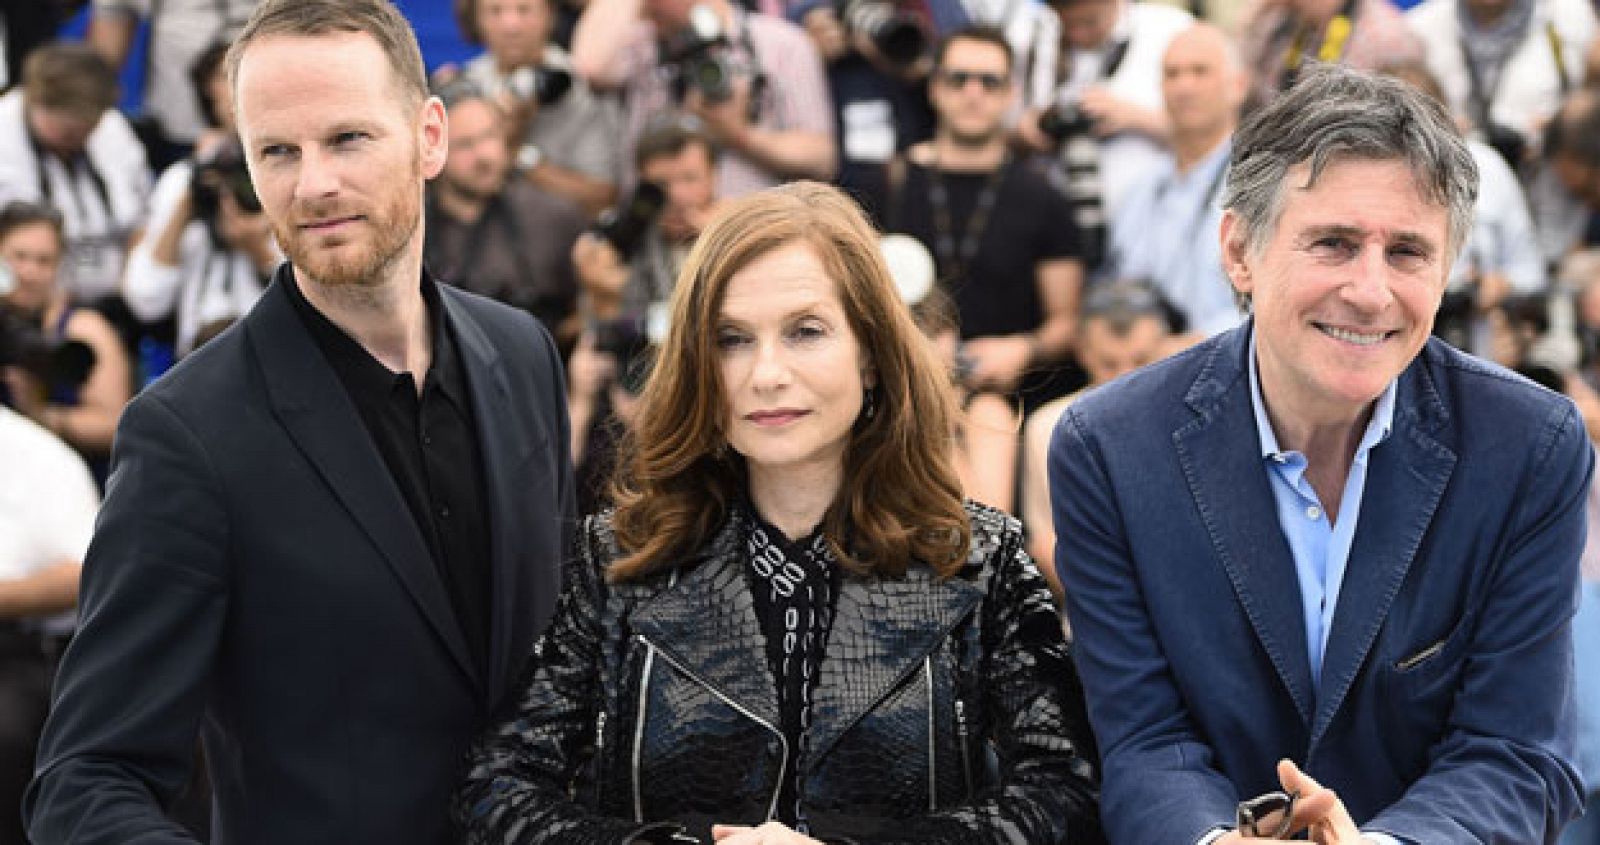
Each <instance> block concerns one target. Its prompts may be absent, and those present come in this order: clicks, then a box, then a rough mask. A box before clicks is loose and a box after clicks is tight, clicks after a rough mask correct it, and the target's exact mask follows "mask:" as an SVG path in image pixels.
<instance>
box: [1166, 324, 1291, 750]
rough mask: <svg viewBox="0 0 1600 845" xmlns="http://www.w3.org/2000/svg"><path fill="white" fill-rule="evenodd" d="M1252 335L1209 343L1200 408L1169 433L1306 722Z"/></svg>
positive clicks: (1215, 543) (1217, 546)
mask: <svg viewBox="0 0 1600 845" xmlns="http://www.w3.org/2000/svg"><path fill="white" fill-rule="evenodd" d="M1249 337H1250V324H1249V323H1246V324H1245V325H1244V326H1242V327H1240V328H1239V329H1236V330H1235V331H1233V332H1230V333H1229V334H1228V335H1227V336H1226V337H1224V338H1223V339H1222V340H1221V341H1220V342H1219V343H1217V344H1216V345H1215V346H1213V347H1212V349H1211V350H1210V351H1209V353H1208V355H1209V359H1208V361H1207V362H1206V364H1205V365H1204V366H1203V367H1202V368H1201V372H1200V375H1199V377H1197V378H1196V379H1195V382H1194V385H1193V386H1192V387H1191V388H1190V391H1189V393H1188V395H1187V396H1186V401H1187V402H1188V404H1189V406H1190V407H1191V408H1192V409H1193V410H1194V411H1195V413H1196V418H1195V419H1194V420H1193V421H1191V422H1189V423H1187V424H1186V425H1184V426H1183V427H1181V428H1179V429H1178V430H1177V431H1175V432H1173V442H1174V444H1175V445H1176V447H1177V452H1178V460H1179V462H1180V463H1181V464H1182V466H1183V474H1184V477H1185V479H1186V480H1187V481H1188V484H1189V492H1190V495H1192V496H1193V497H1194V501H1195V505H1196V507H1197V509H1198V510H1199V513H1200V516H1201V519H1202V520H1203V521H1204V523H1205V527H1206V532H1207V533H1208V534H1209V535H1210V538H1211V546H1212V550H1213V551H1214V552H1215V554H1216V558H1217V560H1219V561H1220V562H1221V563H1222V567H1223V569H1224V570H1225V571H1226V572H1227V575H1228V580H1229V581H1230V582H1231V583H1232V585H1233V591H1234V594H1235V595H1236V596H1237V597H1238V600H1239V605H1240V606H1241V607H1242V608H1243V609H1244V612H1245V616H1246V617H1247V618H1249V620H1250V625H1251V627H1252V628H1253V629H1254V630H1255V633H1256V638H1257V639H1259V640H1260V641H1261V645H1262V648H1263V649H1264V650H1265V651H1266V653H1267V656H1268V657H1269V658H1270V659H1271V661H1272V666H1273V668H1274V670H1276V672H1277V675H1278V678H1279V680H1281V681H1282V682H1283V685H1284V687H1285V688H1286V689H1287V690H1288V691H1289V695H1290V697H1291V698H1292V699H1293V700H1294V705H1295V709H1296V710H1298V711H1299V712H1300V717H1301V718H1302V719H1304V720H1305V721H1306V723H1307V724H1310V722H1311V719H1312V714H1313V712H1314V709H1315V702H1316V695H1315V692H1314V690H1313V687H1312V684H1311V667H1310V663H1309V660H1308V658H1307V656H1306V632H1305V620H1304V618H1303V617H1302V616H1301V612H1300V600H1299V597H1300V583H1299V581H1298V579H1297V578H1296V576H1295V567H1294V557H1293V555H1292V553H1291V552H1290V551H1289V544H1288V542H1287V541H1286V540H1284V537H1283V530H1282V528H1281V527H1280V526H1279V525H1278V511H1277V505H1276V504H1275V501H1274V499H1273V497H1272V489H1271V487H1270V481H1269V480H1268V478H1267V474H1266V469H1265V467H1263V466H1262V457H1261V449H1260V443H1259V440H1258V439H1257V433H1256V423H1255V412H1254V410H1253V408H1252V406H1251V403H1250V378H1249V372H1248V370H1247V369H1246V367H1247V366H1248V364H1247V361H1246V356H1247V355H1248V354H1249V348H1250V347H1249ZM1197 563H1198V562H1197Z"/></svg>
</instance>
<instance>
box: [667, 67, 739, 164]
mask: <svg viewBox="0 0 1600 845" xmlns="http://www.w3.org/2000/svg"><path fill="white" fill-rule="evenodd" d="M729 88H730V90H731V94H730V96H729V97H728V99H726V100H723V101H722V102H720V103H708V102H706V98H705V95H704V94H702V93H700V91H699V89H696V88H693V87H691V88H690V89H689V90H688V91H687V92H686V93H685V94H684V97H683V107H684V109H685V110H686V111H688V112H689V113H691V114H693V115H694V116H696V117H698V118H700V121H701V122H702V123H704V124H705V127H706V132H707V133H708V134H710V135H711V140H713V141H716V142H717V145H718V146H720V147H722V148H723V149H733V150H743V149H744V136H745V133H746V132H748V131H749V129H750V80H749V79H748V78H746V77H744V76H735V77H734V78H733V79H732V80H731V81H730V82H729Z"/></svg>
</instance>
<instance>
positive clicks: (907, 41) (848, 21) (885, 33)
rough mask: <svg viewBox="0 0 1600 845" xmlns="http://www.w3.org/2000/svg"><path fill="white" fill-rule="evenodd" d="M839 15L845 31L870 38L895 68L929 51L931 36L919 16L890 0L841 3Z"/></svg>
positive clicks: (852, 0)
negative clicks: (901, 8)
mask: <svg viewBox="0 0 1600 845" xmlns="http://www.w3.org/2000/svg"><path fill="white" fill-rule="evenodd" d="M836 12H837V14H838V15H839V22H840V23H842V24H844V28H845V29H847V30H849V31H850V32H855V33H859V34H861V35H864V36H866V38H867V40H868V41H871V42H872V46H873V47H875V48H877V50H878V52H879V53H881V54H882V55H883V57H884V58H885V59H888V60H889V62H890V63H892V64H894V65H897V66H899V67H906V66H908V65H911V64H913V63H915V62H916V60H917V59H919V58H921V57H922V55H923V53H925V52H927V50H928V36H927V33H925V32H924V31H923V29H922V24H921V23H920V22H919V21H918V20H917V18H916V16H914V15H910V14H907V13H905V12H901V11H900V10H899V9H896V8H895V6H894V4H893V3H890V2H886V0H838V3H837V6H836Z"/></svg>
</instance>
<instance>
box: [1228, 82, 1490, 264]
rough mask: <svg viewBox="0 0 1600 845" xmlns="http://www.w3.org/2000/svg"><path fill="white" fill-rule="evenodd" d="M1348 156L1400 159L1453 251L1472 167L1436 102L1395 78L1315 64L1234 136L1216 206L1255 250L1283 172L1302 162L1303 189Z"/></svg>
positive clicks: (1265, 233) (1472, 185) (1277, 199)
mask: <svg viewBox="0 0 1600 845" xmlns="http://www.w3.org/2000/svg"><path fill="white" fill-rule="evenodd" d="M1348 159H1358V160H1367V161H1404V162H1405V163H1406V165H1407V166H1408V167H1409V168H1410V170H1411V173H1412V175H1413V176H1414V177H1415V178H1416V181H1417V186H1418V187H1419V188H1420V189H1421V191H1422V195H1423V197H1424V198H1426V199H1427V200H1428V201H1429V202H1432V203H1434V204H1436V205H1439V206H1442V207H1444V209H1445V210H1446V211H1447V212H1448V213H1449V233H1448V237H1449V245H1448V249H1449V252H1448V255H1449V256H1450V257H1454V256H1455V255H1456V253H1457V252H1459V251H1460V249H1461V245H1462V243H1463V242H1465V240H1466V237H1467V234H1468V233H1469V232H1470V231H1471V229H1472V213H1473V207H1474V205H1475V204H1476V203H1477V199H1478V166H1477V164H1475V163H1474V162H1473V160H1472V153H1471V152H1469V151H1468V150H1467V145H1466V143H1465V142H1463V141H1462V139H1461V133H1460V131H1459V130H1457V129H1456V126H1455V123H1454V122H1453V121H1451V119H1450V116H1449V114H1447V113H1446V112H1445V110H1444V107H1443V106H1441V105H1439V103H1438V102H1436V101H1434V100H1433V99H1432V98H1430V97H1428V96H1427V95H1425V94H1422V93H1421V92H1419V91H1417V90H1416V89H1415V88H1413V87H1411V86H1410V85H1407V84H1406V83H1404V82H1401V81H1399V80H1397V79H1392V78H1388V77H1383V76H1378V75H1375V74H1371V73H1366V72H1363V71H1358V70H1352V69H1350V68H1347V67H1343V66H1340V65H1329V64H1320V63H1318V64H1310V65H1307V67H1306V68H1305V69H1304V70H1302V72H1301V74H1300V80H1299V82H1297V83H1296V84H1295V86H1294V87H1293V88H1290V89H1289V90H1288V91H1286V92H1284V93H1283V94H1280V95H1279V96H1278V97H1277V98H1275V99H1274V100H1272V101H1271V102H1270V103H1268V104H1267V105H1266V106H1264V107H1262V108H1261V109H1259V110H1258V111H1256V112H1255V113H1254V114H1252V115H1251V116H1250V117H1249V119H1247V120H1246V121H1245V122H1244V124H1243V125H1241V126H1240V127H1239V131H1238V132H1237V134H1235V136H1234V142H1233V160H1232V162H1231V163H1230V164H1229V166H1228V186H1227V189H1226V190H1225V191H1224V192H1223V195H1222V207H1223V208H1224V209H1226V210H1228V211H1232V212H1233V213H1234V215H1236V216H1237V218H1238V221H1239V224H1238V225H1239V232H1240V235H1241V236H1242V237H1243V238H1244V242H1245V246H1246V248H1247V249H1248V250H1249V251H1250V252H1252V253H1255V254H1257V255H1259V254H1260V253H1261V250H1262V249H1264V248H1265V247H1266V244H1267V241H1269V240H1270V239H1271V237H1272V233H1273V231H1274V230H1275V229H1276V228H1277V226H1278V218H1279V217H1280V216H1281V215H1282V213H1283V202H1284V183H1285V182H1286V181H1287V180H1288V176H1289V171H1290V170H1291V169H1293V168H1294V167H1295V166H1297V165H1299V164H1301V163H1303V162H1309V163H1310V166H1311V172H1310V174H1309V175H1308V176H1307V178H1306V183H1305V185H1304V186H1302V187H1305V188H1309V187H1311V186H1312V185H1314V184H1316V181H1317V178H1318V177H1319V176H1321V175H1322V171H1323V169H1324V168H1326V167H1327V166H1328V164H1329V163H1331V162H1334V161H1338V160H1348Z"/></svg>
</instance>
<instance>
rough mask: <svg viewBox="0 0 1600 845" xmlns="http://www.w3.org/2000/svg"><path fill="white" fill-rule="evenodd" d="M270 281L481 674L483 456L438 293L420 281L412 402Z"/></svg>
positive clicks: (485, 563)
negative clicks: (369, 457)
mask: <svg viewBox="0 0 1600 845" xmlns="http://www.w3.org/2000/svg"><path fill="white" fill-rule="evenodd" d="M278 279H279V281H280V283H282V284H284V285H285V287H286V289H287V292H288V294H289V298H290V300H291V301H292V302H293V303H294V306H295V310H296V312H297V313H299V315H300V318H301V320H303V321H304V322H305V325H306V328H307V329H308V330H309V331H310V332H311V336H312V338H314V339H315V340H316V344H317V346H318V348H320V349H321V350H322V354H323V355H324V356H325V357H326V358H327V359H328V363H329V364H331V365H332V367H333V371H334V373H336V374H337V375H338V377H339V381H340V382H341V383H343V384H344V388H345V392H346V393H348V394H349V396H350V400H351V402H353V403H355V406H356V411H357V412H358V413H359V414H360V415H361V421H362V422H363V423H365V424H366V428H367V433H368V434H369V435H371V436H372V442H373V445H375V446H377V447H378V453H379V454H380V455H382V456H383V462H384V463H385V464H386V465H387V466H388V467H389V475H390V476H391V477H393V478H394V483H395V486H397V487H399V488H400V495H401V496H402V497H403V498H404V499H405V501H406V505H407V506H408V507H409V508H410V510H411V516H412V517H413V518H414V519H415V520H416V523H417V528H418V530H420V531H421V532H422V537H423V539H424V540H425V541H426V542H427V544H428V552H429V554H430V555H431V557H432V558H433V563H434V566H435V567H436V568H437V569H438V571H439V578H440V580H441V581H442V582H443V585H444V589H445V592H447V593H448V594H449V596H450V606H451V607H452V608H453V609H454V611H455V616H456V622H457V623H458V624H459V625H460V626H461V631H462V633H463V634H464V635H465V636H466V640H467V646H468V648H470V649H471V652H472V657H473V662H474V663H475V664H476V665H477V666H478V669H479V670H480V673H482V672H485V671H486V669H487V667H488V662H489V581H490V578H489V512H488V507H487V505H486V503H485V501H484V499H485V497H484V477H483V454H482V450H481V449H480V447H479V444H478V429H477V425H476V420H475V418H474V415H473V413H472V400H471V394H470V393H469V392H468V390H467V374H466V370H465V368H464V367H463V366H462V364H461V356H460V351H459V349H458V348H457V345H456V337H455V331H454V329H453V328H452V327H451V326H450V321H449V319H448V316H447V315H446V314H445V311H444V304H443V302H442V301H441V300H440V298H439V289H438V287H437V286H436V284H435V282H434V281H433V279H432V278H430V277H429V276H428V274H427V273H424V274H423V275H422V298H423V301H424V302H425V303H427V308H428V322H429V324H430V327H431V330H430V334H431V335H432V342H433V363H432V366H430V367H429V368H428V373H427V375H426V376H425V377H424V378H423V381H422V395H421V396H420V397H419V396H418V395H417V386H416V381H415V379H414V378H413V377H412V375H411V373H395V372H392V371H390V370H389V368H388V367H385V366H384V365H383V364H381V363H379V361H378V359H376V358H374V357H372V354H371V353H369V352H367V350H366V349H364V348H362V346H361V344H359V343H357V342H356V341H355V339H353V338H351V337H350V336H349V335H348V334H345V332H344V330H342V329H340V328H339V327H338V326H336V325H334V324H333V322H332V321H330V320H329V319H328V318H327V317H325V316H323V315H322V313H321V312H320V311H318V310H317V309H316V308H315V307H314V306H312V304H311V303H310V302H308V301H306V298H305V296H304V295H303V294H302V293H301V292H300V288H299V286H298V284H297V283H296V281H295V278H294V273H293V272H290V271H289V270H288V268H285V269H284V271H283V272H280V273H279V274H278Z"/></svg>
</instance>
